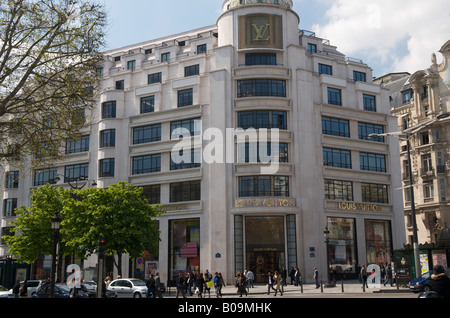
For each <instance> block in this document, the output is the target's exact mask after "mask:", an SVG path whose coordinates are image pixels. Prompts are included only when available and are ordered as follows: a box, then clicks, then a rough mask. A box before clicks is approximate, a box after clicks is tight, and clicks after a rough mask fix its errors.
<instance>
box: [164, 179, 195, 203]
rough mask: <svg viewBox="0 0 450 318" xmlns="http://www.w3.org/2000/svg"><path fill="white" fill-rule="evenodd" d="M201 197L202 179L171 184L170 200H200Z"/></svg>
mask: <svg viewBox="0 0 450 318" xmlns="http://www.w3.org/2000/svg"><path fill="white" fill-rule="evenodd" d="M200 198H201V190H200V181H187V182H177V183H171V184H170V202H184V201H198V200H200Z"/></svg>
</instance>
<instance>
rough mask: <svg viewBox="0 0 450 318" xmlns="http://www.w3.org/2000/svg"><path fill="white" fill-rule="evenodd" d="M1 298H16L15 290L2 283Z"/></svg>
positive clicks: (0, 286) (0, 288)
mask: <svg viewBox="0 0 450 318" xmlns="http://www.w3.org/2000/svg"><path fill="white" fill-rule="evenodd" d="M0 298H14V293H13V290H12V289H9V290H8V289H7V288H6V287H3V286H2V285H0Z"/></svg>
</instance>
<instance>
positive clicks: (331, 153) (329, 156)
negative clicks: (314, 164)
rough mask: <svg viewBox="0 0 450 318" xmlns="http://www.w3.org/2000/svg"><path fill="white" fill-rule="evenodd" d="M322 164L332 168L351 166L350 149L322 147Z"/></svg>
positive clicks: (348, 167)
mask: <svg viewBox="0 0 450 318" xmlns="http://www.w3.org/2000/svg"><path fill="white" fill-rule="evenodd" d="M323 165H324V166H326V167H334V168H345V169H351V168H352V159H351V152H350V150H343V149H333V148H323Z"/></svg>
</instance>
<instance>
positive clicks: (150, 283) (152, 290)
mask: <svg viewBox="0 0 450 318" xmlns="http://www.w3.org/2000/svg"><path fill="white" fill-rule="evenodd" d="M146 285H147V298H150V294H152V298H156V282H155V276H154V275H153V274H151V275H150V278H149V279H148V280H147V284H146Z"/></svg>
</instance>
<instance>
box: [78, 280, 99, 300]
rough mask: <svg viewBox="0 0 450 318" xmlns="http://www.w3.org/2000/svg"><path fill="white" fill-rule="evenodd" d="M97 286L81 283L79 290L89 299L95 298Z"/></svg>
mask: <svg viewBox="0 0 450 318" xmlns="http://www.w3.org/2000/svg"><path fill="white" fill-rule="evenodd" d="M96 287H97V286H94V285H91V284H87V283H81V290H82V291H84V292H85V293H86V294H87V295H88V296H89V298H97V290H96Z"/></svg>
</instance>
